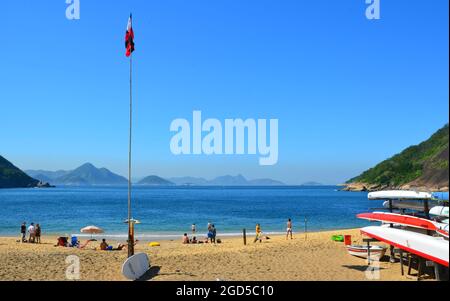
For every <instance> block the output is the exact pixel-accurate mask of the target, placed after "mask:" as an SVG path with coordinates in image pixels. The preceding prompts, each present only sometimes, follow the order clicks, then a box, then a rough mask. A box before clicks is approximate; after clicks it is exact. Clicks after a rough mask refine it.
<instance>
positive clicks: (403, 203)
mask: <svg viewBox="0 0 450 301" xmlns="http://www.w3.org/2000/svg"><path fill="white" fill-rule="evenodd" d="M391 202H392V207H393V208H397V209H410V210H416V211H424V210H425V202H424V201H423V200H392V201H391ZM437 205H439V202H438V201H432V200H430V201H428V208H431V207H435V206H437ZM383 207H384V208H389V201H385V202H384V203H383Z"/></svg>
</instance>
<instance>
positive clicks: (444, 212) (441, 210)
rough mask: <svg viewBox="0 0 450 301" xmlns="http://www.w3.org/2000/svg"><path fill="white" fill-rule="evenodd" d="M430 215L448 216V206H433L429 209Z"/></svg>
mask: <svg viewBox="0 0 450 301" xmlns="http://www.w3.org/2000/svg"><path fill="white" fill-rule="evenodd" d="M430 214H431V215H437V216H444V217H448V207H445V206H435V207H433V208H431V209H430Z"/></svg>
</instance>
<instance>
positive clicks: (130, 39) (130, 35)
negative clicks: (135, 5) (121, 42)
mask: <svg viewBox="0 0 450 301" xmlns="http://www.w3.org/2000/svg"><path fill="white" fill-rule="evenodd" d="M125 48H126V49H127V51H126V53H125V55H126V56H127V57H128V56H130V55H131V53H132V52H133V51H134V32H133V21H132V16H131V14H130V18H129V19H128V25H127V32H126V33H125Z"/></svg>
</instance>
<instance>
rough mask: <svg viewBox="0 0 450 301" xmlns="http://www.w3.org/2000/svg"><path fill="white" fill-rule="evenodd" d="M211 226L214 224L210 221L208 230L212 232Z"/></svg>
mask: <svg viewBox="0 0 450 301" xmlns="http://www.w3.org/2000/svg"><path fill="white" fill-rule="evenodd" d="M211 226H212V224H211V222H209V223H208V232H211V229H212V228H211Z"/></svg>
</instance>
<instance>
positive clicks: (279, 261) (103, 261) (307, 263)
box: [0, 229, 408, 281]
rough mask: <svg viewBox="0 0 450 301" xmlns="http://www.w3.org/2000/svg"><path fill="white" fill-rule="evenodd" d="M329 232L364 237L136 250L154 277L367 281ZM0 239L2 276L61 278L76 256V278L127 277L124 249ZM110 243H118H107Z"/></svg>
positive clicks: (396, 276) (395, 275) (321, 235)
mask: <svg viewBox="0 0 450 301" xmlns="http://www.w3.org/2000/svg"><path fill="white" fill-rule="evenodd" d="M333 234H350V235H352V238H353V241H354V242H355V243H360V242H361V240H362V237H361V235H360V234H359V230H357V229H355V230H343V231H332V232H318V233H308V236H307V239H305V235H304V234H297V235H294V240H286V239H285V237H284V236H273V237H271V239H270V240H266V241H263V242H262V243H253V237H248V242H247V245H246V246H244V244H243V239H242V237H234V238H229V237H225V238H222V240H223V243H221V244H216V245H211V244H200V245H183V244H181V237H180V240H179V241H160V242H161V246H160V247H149V246H148V245H147V243H144V242H141V243H139V244H138V245H137V246H136V252H145V253H147V254H148V255H149V257H150V261H151V265H152V269H151V271H150V272H149V273H148V275H147V276H146V278H148V279H152V280H190V281H192V280H217V279H220V280H367V278H366V277H365V272H364V271H365V270H366V268H367V265H366V260H364V259H360V258H357V257H353V256H350V255H349V254H348V253H347V251H346V249H345V246H344V244H343V243H338V242H333V241H331V239H330V237H331V235H333ZM16 240H17V238H5V237H3V238H0V280H65V279H66V277H65V272H66V269H67V267H68V266H69V264H67V263H66V258H67V256H69V255H76V256H78V257H79V258H80V263H81V264H80V277H81V279H80V280H125V279H124V277H123V276H122V275H121V265H122V263H123V262H124V260H125V259H126V257H127V252H126V251H125V250H124V251H96V250H93V248H94V247H98V242H94V243H93V244H92V245H89V246H88V247H87V249H85V250H78V249H73V248H62V247H54V244H55V242H56V238H55V237H43V239H42V242H43V243H42V244H40V245H38V244H28V243H19V242H16ZM109 243H110V244H111V245H114V244H115V243H116V242H109ZM380 276H381V280H408V278H406V277H405V276H401V274H400V264H399V263H395V264H391V263H389V262H381V271H380Z"/></svg>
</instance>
